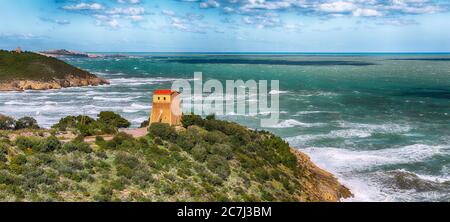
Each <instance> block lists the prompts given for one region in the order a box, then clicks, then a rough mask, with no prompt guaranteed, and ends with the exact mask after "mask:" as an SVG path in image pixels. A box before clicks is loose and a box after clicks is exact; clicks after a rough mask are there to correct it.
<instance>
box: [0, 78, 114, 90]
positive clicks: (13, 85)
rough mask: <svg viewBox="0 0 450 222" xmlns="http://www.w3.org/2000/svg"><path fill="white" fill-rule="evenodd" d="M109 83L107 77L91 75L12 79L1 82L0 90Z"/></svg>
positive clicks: (45, 88)
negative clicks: (44, 78)
mask: <svg viewBox="0 0 450 222" xmlns="http://www.w3.org/2000/svg"><path fill="white" fill-rule="evenodd" d="M105 84H109V82H108V81H107V80H105V79H102V78H99V77H96V76H89V77H77V76H71V75H69V76H67V78H65V79H54V80H45V81H44V80H12V81H8V82H4V83H2V82H0V91H23V90H49V89H61V88H68V87H81V86H99V85H105Z"/></svg>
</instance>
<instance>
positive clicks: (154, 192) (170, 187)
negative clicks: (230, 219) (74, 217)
mask: <svg viewBox="0 0 450 222" xmlns="http://www.w3.org/2000/svg"><path fill="white" fill-rule="evenodd" d="M104 116H105V115H103V117H102V115H100V116H99V119H98V120H92V121H97V122H99V123H101V122H105V121H108V122H115V123H117V124H116V125H119V124H120V122H121V119H120V117H115V116H112V115H108V116H109V117H110V118H105V117H104ZM68 119H73V120H74V121H68ZM78 119H83V118H78ZM116 120H117V121H116ZM92 121H91V123H89V124H91V127H93V126H94V125H95V124H94V125H92V124H93V122H92ZM69 122H72V123H75V125H72V127H75V128H79V129H80V130H81V129H82V128H83V127H81V126H80V125H79V124H80V122H79V121H78V120H77V118H65V119H64V120H62V121H61V122H60V123H59V124H57V125H55V130H52V131H46V130H34V131H28V132H27V133H25V136H24V134H23V133H20V131H19V132H13V131H3V135H2V134H1V133H0V138H1V139H0V201H323V200H326V199H324V198H323V197H322V196H325V195H322V196H321V195H320V194H321V192H323V191H322V190H321V189H324V187H322V188H321V189H319V188H318V187H319V186H318V185H317V181H316V179H317V178H314V177H315V176H314V172H312V171H311V170H310V168H308V166H307V165H303V164H301V163H300V164H299V159H297V157H296V156H295V155H294V154H292V152H291V151H292V150H291V149H290V147H289V145H288V144H287V143H285V142H284V141H283V140H282V139H281V138H279V137H277V136H274V135H272V134H270V133H268V132H257V131H252V130H248V129H246V128H244V127H242V126H240V125H238V124H235V123H230V122H225V121H219V120H215V119H214V118H212V117H210V118H208V119H207V120H203V119H201V118H200V117H197V116H185V117H183V124H184V127H178V128H177V129H175V128H173V127H170V126H168V125H165V124H153V125H152V126H151V127H150V129H149V134H148V135H147V136H144V137H142V138H138V139H135V138H132V137H131V136H129V135H127V134H123V133H119V134H117V135H116V136H115V137H114V138H113V139H112V140H110V141H105V140H104V138H103V137H97V139H96V141H95V142H92V143H86V142H85V141H87V140H85V139H83V138H82V137H81V136H79V137H77V138H76V139H74V140H71V141H69V140H67V138H63V137H64V136H63V135H62V134H61V132H58V131H57V130H59V128H60V127H61V126H68V127H69V128H70V127H71V124H67V123H69ZM77 124H78V125H77ZM100 128H101V127H100ZM80 130H75V131H74V132H75V133H76V134H79V133H80ZM81 131H82V130H81ZM31 132H32V133H31ZM13 134H14V136H12V135H13ZM16 134H17V135H16ZM51 134H52V135H51ZM18 135H22V136H18ZM62 141H64V142H62ZM331 178H332V177H331ZM326 179H327V178H325V177H321V180H326ZM339 186H340V185H339ZM341 188H342V187H341ZM341 188H339V189H341ZM325 189H326V188H325ZM330 189H332V188H330ZM347 192H348V191H347Z"/></svg>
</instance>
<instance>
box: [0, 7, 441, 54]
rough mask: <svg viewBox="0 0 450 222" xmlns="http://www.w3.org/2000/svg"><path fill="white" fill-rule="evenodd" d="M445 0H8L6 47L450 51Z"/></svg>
mask: <svg viewBox="0 0 450 222" xmlns="http://www.w3.org/2000/svg"><path fill="white" fill-rule="evenodd" d="M449 21H450V4H449V1H444V0H442V1H439V0H0V48H3V49H12V48H15V47H17V46H21V47H22V48H24V49H27V50H45V49H57V48H66V49H71V50H79V51H90V52H93V51H103V52H106V51H110V52H126V51H129V52H131V51H133V52H144V51H145V52H262V51H266V52H268V51H271V52H417V51H419V52H444V51H445V52H449V51H450V24H449Z"/></svg>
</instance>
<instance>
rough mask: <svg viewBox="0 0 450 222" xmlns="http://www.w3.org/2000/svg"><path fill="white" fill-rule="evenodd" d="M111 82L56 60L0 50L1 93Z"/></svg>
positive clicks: (27, 53)
mask: <svg viewBox="0 0 450 222" xmlns="http://www.w3.org/2000/svg"><path fill="white" fill-rule="evenodd" d="M103 84H108V82H107V81H106V80H104V79H102V78H99V77H97V76H96V75H94V74H91V73H89V72H86V71H84V70H81V69H79V68H76V67H74V66H72V65H69V64H67V63H65V62H63V61H61V60H58V59H56V58H52V57H47V56H44V55H40V54H37V53H33V52H22V53H17V52H10V51H4V50H0V91H20V90H27V89H34V90H45V89H59V88H65V87H79V86H88V85H103Z"/></svg>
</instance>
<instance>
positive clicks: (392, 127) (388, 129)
mask: <svg viewBox="0 0 450 222" xmlns="http://www.w3.org/2000/svg"><path fill="white" fill-rule="evenodd" d="M339 126H340V127H342V128H350V129H360V130H366V131H367V132H372V133H405V132H409V131H410V130H411V129H412V127H411V126H410V125H400V124H393V123H387V124H366V123H353V122H346V121H340V122H339Z"/></svg>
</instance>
